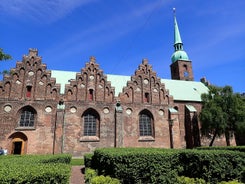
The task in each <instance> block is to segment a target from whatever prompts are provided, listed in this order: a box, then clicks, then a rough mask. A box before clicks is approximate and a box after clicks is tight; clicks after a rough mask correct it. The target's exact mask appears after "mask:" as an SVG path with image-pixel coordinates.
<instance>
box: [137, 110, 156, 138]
mask: <svg viewBox="0 0 245 184" xmlns="http://www.w3.org/2000/svg"><path fill="white" fill-rule="evenodd" d="M139 128H140V136H153V123H152V117H151V116H150V115H149V114H148V113H146V112H142V113H141V114H140V116H139Z"/></svg>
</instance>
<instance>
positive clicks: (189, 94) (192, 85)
mask: <svg viewBox="0 0 245 184" xmlns="http://www.w3.org/2000/svg"><path fill="white" fill-rule="evenodd" d="M76 73H77V72H70V71H58V70H52V71H51V76H52V77H54V78H56V83H59V84H61V91H60V93H62V94H64V92H65V84H69V80H70V79H76ZM106 76H107V80H108V81H110V82H111V86H112V87H114V88H115V96H118V95H119V93H120V92H122V90H123V87H125V86H126V85H127V81H130V79H131V76H123V75H111V74H107V75H106ZM161 82H162V83H164V84H165V87H166V89H168V90H169V93H170V95H172V96H173V97H174V100H177V101H197V102H201V94H202V93H208V88H207V87H206V86H205V85H204V84H203V83H201V82H195V81H182V80H171V79H161Z"/></svg>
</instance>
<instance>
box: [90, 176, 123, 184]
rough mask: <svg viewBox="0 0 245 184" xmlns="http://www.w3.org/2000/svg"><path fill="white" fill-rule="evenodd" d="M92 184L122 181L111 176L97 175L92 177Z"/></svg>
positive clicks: (116, 183)
mask: <svg viewBox="0 0 245 184" xmlns="http://www.w3.org/2000/svg"><path fill="white" fill-rule="evenodd" d="M91 184H120V181H119V180H118V179H115V178H111V177H110V176H96V177H94V178H92V180H91Z"/></svg>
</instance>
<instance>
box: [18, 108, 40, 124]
mask: <svg viewBox="0 0 245 184" xmlns="http://www.w3.org/2000/svg"><path fill="white" fill-rule="evenodd" d="M35 116H36V111H35V110H34V109H33V108H32V107H29V106H27V107H24V108H22V109H21V111H20V117H19V122H18V127H19V128H22V127H23V128H32V127H33V128H34V125H35V118H36V117H35Z"/></svg>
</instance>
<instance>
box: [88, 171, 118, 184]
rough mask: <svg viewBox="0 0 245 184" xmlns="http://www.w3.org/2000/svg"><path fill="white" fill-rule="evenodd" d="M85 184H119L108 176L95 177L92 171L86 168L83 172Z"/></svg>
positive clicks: (94, 172) (95, 174)
mask: <svg viewBox="0 0 245 184" xmlns="http://www.w3.org/2000/svg"><path fill="white" fill-rule="evenodd" d="M85 183H89V184H120V181H119V180H118V179H115V178H111V177H110V176H103V175H101V176H97V173H96V171H95V170H94V169H90V168H86V170H85Z"/></svg>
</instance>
